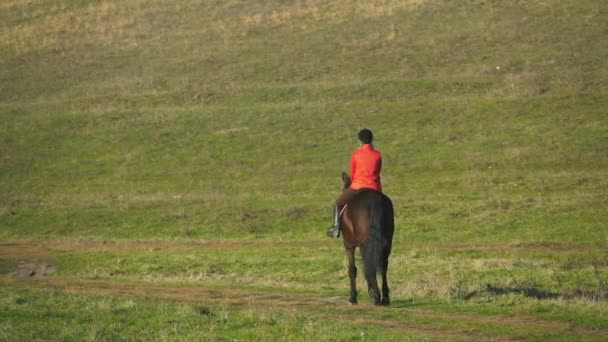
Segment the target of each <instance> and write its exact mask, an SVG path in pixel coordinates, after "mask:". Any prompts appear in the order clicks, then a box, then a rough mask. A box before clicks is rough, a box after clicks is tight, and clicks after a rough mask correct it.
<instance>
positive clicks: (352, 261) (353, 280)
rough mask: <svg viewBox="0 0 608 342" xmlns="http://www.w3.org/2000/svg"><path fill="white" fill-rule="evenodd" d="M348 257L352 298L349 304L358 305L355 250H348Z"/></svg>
mask: <svg viewBox="0 0 608 342" xmlns="http://www.w3.org/2000/svg"><path fill="white" fill-rule="evenodd" d="M346 256H347V257H348V277H349V278H350V298H349V299H348V302H349V303H351V304H357V282H356V279H357V267H356V266H355V249H354V248H352V249H347V250H346Z"/></svg>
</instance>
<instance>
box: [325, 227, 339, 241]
mask: <svg viewBox="0 0 608 342" xmlns="http://www.w3.org/2000/svg"><path fill="white" fill-rule="evenodd" d="M327 236H329V237H332V238H337V237H339V236H340V229H339V228H338V227H335V226H334V227H331V228H329V230H328V231H327Z"/></svg>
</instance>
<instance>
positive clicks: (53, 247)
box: [0, 239, 593, 257]
mask: <svg viewBox="0 0 608 342" xmlns="http://www.w3.org/2000/svg"><path fill="white" fill-rule="evenodd" d="M319 245H327V246H335V245H339V244H338V243H336V241H325V242H319V241H304V242H298V241H276V240H209V241H205V240H201V241H169V240H124V241H105V240H88V239H80V240H46V241H28V240H15V241H0V256H10V257H20V256H28V257H32V256H48V255H50V254H53V253H58V252H71V251H95V252H153V251H166V252H187V251H201V250H205V249H207V250H208V249H226V248H239V247H241V248H242V247H255V248H276V247H277V246H282V247H311V248H312V247H319ZM394 248H395V249H397V248H399V249H400V250H412V249H418V250H425V249H437V250H455V251H461V250H462V251H465V250H471V251H496V252H498V251H507V250H508V251H513V250H515V251H527V252H551V251H553V252H569V251H571V252H580V251H584V250H589V249H590V248H591V249H593V246H587V245H560V244H538V243H534V244H522V243H517V244H498V245H488V244H485V245H484V244H449V243H440V244H426V245H417V244H396V245H394Z"/></svg>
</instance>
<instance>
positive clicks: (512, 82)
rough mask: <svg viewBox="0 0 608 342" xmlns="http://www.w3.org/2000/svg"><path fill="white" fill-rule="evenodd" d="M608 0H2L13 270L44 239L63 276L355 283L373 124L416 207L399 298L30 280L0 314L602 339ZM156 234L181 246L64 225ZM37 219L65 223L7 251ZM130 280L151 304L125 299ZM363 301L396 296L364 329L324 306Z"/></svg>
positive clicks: (87, 326) (232, 335)
mask: <svg viewBox="0 0 608 342" xmlns="http://www.w3.org/2000/svg"><path fill="white" fill-rule="evenodd" d="M607 14H608V5H607V4H605V3H603V2H598V1H592V0H582V1H581V0H577V1H575V0H565V1H557V0H549V1H542V2H533V3H531V2H520V1H519V2H504V1H503V2H496V1H478V0H467V1H458V2H453V1H452V2H449V1H435V0H426V1H425V0H419V1H393V0H389V1H364V2H351V1H345V0H339V1H332V2H324V1H308V2H306V3H290V2H283V1H275V2H260V1H246V2H242V1H236V0H228V1H221V2H217V1H216V2H212V1H195V0H188V1H181V2H178V3H173V2H167V1H160V0H154V1H143V0H129V1H114V0H111V1H96V2H87V1H80V0H72V1H63V2H59V1H52V0H39V1H30V2H21V1H17V0H14V1H5V2H4V3H2V4H0V120H1V121H2V124H0V240H1V241H0V242H2V243H4V244H3V245H2V246H3V247H0V275H1V277H2V279H4V280H3V281H6V282H8V281H9V280H10V279H12V278H13V277H14V276H13V272H14V270H15V269H16V268H19V267H21V266H20V265H21V263H22V262H31V261H32V259H36V258H41V257H42V258H48V260H49V262H50V263H52V264H53V265H54V266H56V268H57V270H56V272H55V273H53V274H51V275H49V276H48V277H49V279H61V278H63V277H67V278H68V279H76V280H77V279H97V280H99V281H102V282H109V283H112V284H121V283H122V282H137V283H138V282H141V283H145V284H147V283H154V282H161V283H163V284H165V285H166V286H171V284H178V285H179V286H193V287H196V286H203V287H209V288H234V287H237V288H240V289H245V290H247V289H251V290H263V291H270V292H273V291H284V292H288V293H291V292H293V295H294V296H296V295H300V294H302V293H308V294H310V295H313V294H314V295H317V296H320V297H325V296H344V295H345V294H346V289H347V275H346V271H345V269H344V267H343V266H344V265H343V264H342V251H341V246H340V243H339V242H337V241H328V240H327V239H326V238H325V237H324V231H325V229H326V228H327V227H328V226H329V224H330V214H331V203H332V202H333V200H334V198H335V197H336V196H337V194H338V192H339V191H340V181H339V174H340V172H341V171H342V170H346V169H347V167H348V159H349V156H350V153H351V151H352V150H353V149H354V148H356V146H357V141H356V138H355V134H356V132H357V131H358V130H359V129H360V128H362V127H369V128H371V129H372V130H373V131H374V133H375V135H376V140H375V145H376V147H377V148H378V149H380V150H381V151H382V152H383V158H384V170H383V173H382V177H383V184H384V189H385V191H386V193H387V194H388V195H389V196H390V197H391V198H392V199H393V202H394V204H395V209H396V210H395V213H396V225H397V230H396V235H395V249H394V253H393V256H392V258H391V271H390V277H391V280H392V289H393V298H394V308H395V310H394V312H392V311H378V312H376V311H373V310H369V309H368V308H364V309H362V313H360V314H359V316H357V315H358V313H357V311H353V312H347V311H342V309H341V308H332V307H331V306H328V307H324V306H322V305H318V306H315V307H313V308H312V309H310V312H309V313H307V314H306V315H304V316H302V315H300V314H298V313H295V314H294V313H291V312H290V311H289V310H287V311H286V310H284V308H281V306H280V305H278V306H277V307H275V308H270V309H267V310H264V314H263V315H262V316H263V317H261V318H260V317H258V316H259V315H256V314H251V313H249V312H247V311H246V310H244V309H242V308H238V307H231V306H230V305H229V304H225V305H227V307H226V308H224V309H218V308H219V307H221V305H222V303H218V302H214V303H205V301H204V300H202V301H201V303H202V304H201V303H183V302H180V301H179V300H177V301H174V302H172V301H170V300H169V301H168V300H167V299H166V298H147V299H138V298H130V297H128V296H126V297H120V296H118V297H115V296H114V295H115V294H113V296H111V297H108V298H102V297H97V296H98V295H99V294H97V293H95V291H92V293H81V294H70V293H63V292H62V291H59V290H58V292H57V293H54V294H53V295H51V292H49V291H50V289H47V290H48V291H45V290H44V286H42V288H34V289H31V290H28V289H21V288H18V287H10V286H9V287H6V288H0V290H1V291H3V297H6V298H9V299H6V300H5V301H4V302H3V304H2V306H1V308H2V309H7V310H0V311H2V312H3V313H2V315H3V318H5V319H3V320H2V321H3V322H8V323H3V325H2V327H1V329H2V333H4V334H5V335H3V336H0V339H10V336H9V335H7V334H9V332H10V331H11V329H13V328H15V331H16V332H18V335H15V336H17V339H21V340H30V339H36V338H39V339H56V340H61V339H78V338H79V337H82V336H85V338H86V339H89V340H114V339H116V338H117V337H118V336H122V335H125V336H129V337H127V338H131V339H154V340H158V339H168V340H174V339H181V338H182V337H183V339H186V340H190V339H220V340H231V339H251V338H254V336H258V335H256V334H259V336H260V338H261V339H269V340H273V339H280V338H283V337H285V336H288V337H293V339H299V340H319V339H321V340H328V339H336V340H350V339H362V340H363V339H365V338H366V337H365V336H371V337H370V339H374V337H378V338H382V339H388V340H391V339H395V340H397V339H399V337H403V336H409V337H411V338H412V339H418V338H420V339H424V338H427V337H428V338H431V339H433V338H437V339H456V340H458V339H465V340H471V339H476V337H479V336H482V337H485V338H488V339H491V338H493V337H499V338H514V339H526V338H527V339H539V340H543V339H547V338H551V339H558V338H562V339H565V340H569V339H587V338H589V339H598V340H599V339H601V338H602V337H603V336H604V335H605V332H606V330H608V328H607V326H606V320H605V319H603V318H602V317H604V316H605V311H606V297H607V296H608V292H607V291H608V290H607V285H606V284H607V278H608V275H607V272H608V262H607V260H606V257H605V254H606V245H607V243H608V229H607V228H606V222H608V209H606V202H607V198H608V196H607V195H608V171H607V170H608V112H607V108H608V67H607V63H606V62H605V56H606V55H607V54H608V45H607V44H606V43H605V39H604V37H605V35H606V32H607V30H608V21H607V20H606V16H607ZM66 240H67V241H68V242H65V241H66ZM150 240H152V241H162V242H166V243H167V244H168V246H169V247H167V248H166V249H162V248H161V249H160V250H154V249H153V250H136V249H133V248H134V247H133V246H131V248H128V247H125V248H124V249H122V250H121V249H114V250H113V249H112V248H110V249H109V250H103V249H102V248H97V249H95V248H92V249H91V248H88V247H74V246H69V244H70V241H72V242H74V241H85V242H86V241H96V242H106V243H107V244H108V245H109V246H114V244H115V243H118V244H120V243H125V244H126V245H127V246H130V245H129V243H131V242H138V241H143V243H148V242H149V241H150ZM31 241H34V242H36V243H40V244H41V245H40V246H47V247H48V248H50V247H52V246H56V245H61V244H62V243H65V244H67V245H68V246H69V247H67V249H66V250H60V249H59V250H57V249H52V248H51V249H45V248H44V247H43V248H41V249H40V250H35V249H27V248H25V247H24V249H25V252H19V251H16V252H14V253H13V252H10V253H8V252H5V251H3V248H8V247H7V246H8V244H10V243H20V244H27V243H29V242H31ZM62 241H63V242H62ZM198 242H210V243H211V245H213V244H214V243H223V242H226V243H227V245H226V246H222V245H219V247H218V246H216V247H214V248H210V249H206V248H205V247H204V246H201V249H200V250H196V249H194V248H195V247H192V246H191V245H190V244H191V243H198ZM85 245H86V244H85ZM152 245H153V244H152ZM184 246H190V247H187V248H185V247H184ZM7 250H8V249H7ZM28 253H29V254H28ZM45 260H46V259H45ZM54 277H55V278H54ZM27 284H28V283H27V281H24V283H23V284H22V285H23V286H26V285H27ZM30 285H31V286H33V287H35V285H32V284H30ZM30 285H28V286H30ZM359 285H360V288H364V285H363V282H362V281H360V284H359ZM362 292H365V291H362ZM365 296H366V295H365V293H363V294H362V297H363V298H365ZM22 297H23V298H26V299H24V300H25V302H24V301H23V300H18V298H22ZM11 298H12V299H11ZM54 301H57V302H54ZM87 301H92V302H93V303H98V304H99V305H101V306H102V307H103V308H101V309H100V310H97V311H96V310H93V309H87V308H86V307H85V308H81V306H80V304H79V303H81V302H87ZM17 302H23V303H26V304H23V303H22V304H23V305H22V304H18V303H17ZM32 302H37V303H39V305H38V306H32V305H29V304H27V303H32ZM125 303H131V304H128V306H129V307H128V308H127V309H126V310H127V311H125V312H127V313H130V314H132V315H129V316H134V317H135V318H133V320H131V318H125V313H120V312H118V313H117V312H114V311H115V310H114V309H113V306H119V307H120V306H124V305H126V304H125ZM199 304H200V305H203V306H205V307H208V308H210V310H211V312H214V313H216V314H215V316H213V318H210V317H206V316H205V315H203V316H205V317H201V315H200V314H198V313H196V310H195V309H192V308H193V307H196V305H199ZM193 305H194V306H193ZM214 305H219V306H218V307H215V306H214ZM54 306H57V307H58V311H57V314H56V315H57V316H53V315H55V314H53V307H54ZM163 308H164V309H163ZM418 309H428V310H430V311H432V312H434V316H432V315H431V316H430V317H426V316H424V315H423V314H421V313H420V312H418V311H415V312H412V311H407V310H418ZM28 310H29V311H28ZM163 310H165V311H166V312H167V315H168V316H170V317H173V318H168V319H167V321H163V318H162V315H163V313H162V312H163ZM218 310H225V311H226V312H230V314H231V315H234V316H235V317H237V318H236V319H235V321H236V323H235V322H234V321H231V322H230V323H229V324H224V323H218V322H217V317H219V316H218V315H219V314H217V312H218ZM332 310H337V311H332ZM391 310H392V309H391ZM119 311H120V310H119ZM148 311H149V312H148ZM145 312H148V313H145ZM459 312H468V313H474V314H475V315H478V316H475V317H476V318H475V319H472V318H471V317H463V316H462V315H461V316H458V315H457V314H458V313H459ZM349 314H352V315H355V316H356V317H358V318H359V319H371V318H378V317H381V315H389V316H390V315H392V316H394V317H393V319H395V320H397V321H398V322H393V323H394V325H393V326H390V327H389V328H388V330H387V329H385V330H382V331H380V330H377V329H381V328H379V327H380V325H379V324H375V325H373V324H372V325H365V329H369V330H365V334H368V333H369V334H370V335H365V334H364V335H360V334H359V332H358V330H357V332H356V333H355V332H353V331H354V330H352V326H351V325H348V324H343V321H342V320H340V322H333V321H331V320H327V319H325V315H326V316H335V315H341V316H346V315H349ZM30 315H33V317H36V319H34V320H30V321H28V320H26V317H28V316H30ZM399 315H403V316H407V317H409V318H411V319H412V321H414V322H420V324H421V326H422V327H423V329H418V328H417V327H416V326H415V325H408V324H407V322H406V321H404V320H403V319H401V318H399V317H397V316H399ZM496 315H504V316H500V317H498V318H497V319H496V320H497V321H498V322H500V321H502V322H506V323H504V324H502V325H501V324H497V323H496V322H490V323H491V324H489V323H488V322H487V320H488V319H490V318H492V317H494V316H496ZM528 315H529V316H531V317H532V321H534V320H535V319H538V320H546V321H549V322H558V324H564V327H565V326H566V325H567V324H571V326H570V328H563V327H562V326H559V327H556V326H550V327H547V326H542V325H541V326H539V325H532V326H526V325H525V324H524V321H525V318H527V317H528ZM439 316H440V317H439ZM505 316H506V317H523V318H522V320H521V321H517V322H512V323H508V322H509V320H508V319H506V318H505ZM45 317H47V318H48V319H49V322H48V323H44V324H42V323H41V322H43V321H45V319H46V318H45ZM61 317H64V318H67V319H69V320H72V321H74V322H77V323H79V324H80V326H81V327H82V328H78V327H77V326H76V325H74V326H72V325H70V326H68V325H61V324H55V323H54V322H58V321H59V320H61ZM138 317H139V318H138ZM264 317H266V318H264ZM268 317H273V318H272V319H270V321H273V320H274V321H277V322H281V324H275V325H270V324H267V323H268V321H269V319H267V318H268ZM494 318H496V317H494ZM463 319H464V320H465V323H462V320H463ZM170 320H176V321H180V320H183V321H184V322H187V323H185V325H179V327H177V326H176V325H175V324H174V323H171V322H169V321H170ZM434 322H436V323H434ZM393 323H391V324H393ZM37 324H42V325H41V327H40V328H36V326H37ZM547 324H548V323H547ZM251 326H254V328H253V330H252V329H251ZM357 326H358V327H359V326H360V324H359V325H357ZM396 326H402V329H401V330H399V329H398V328H397V327H396ZM282 327H283V328H282ZM376 328H377V329H376ZM384 328H386V327H384ZM79 329H80V330H79ZM96 329H99V330H96ZM138 329H139V330H138ZM146 329H151V330H150V332H149V334H148V333H147V332H143V330H146ZM282 329H284V330H282ZM302 329H303V330H302ZM593 329H597V331H596V332H597V334H596V335H594V334H593V333H592V332H591V331H592V330H593ZM113 331H115V333H114V332H113ZM300 331H305V332H304V333H300ZM476 333H477V334H481V335H475V334H476ZM113 334H116V335H113ZM336 334H337V335H336ZM383 334H385V335H383ZM602 334H604V335H602ZM34 335H35V336H34Z"/></svg>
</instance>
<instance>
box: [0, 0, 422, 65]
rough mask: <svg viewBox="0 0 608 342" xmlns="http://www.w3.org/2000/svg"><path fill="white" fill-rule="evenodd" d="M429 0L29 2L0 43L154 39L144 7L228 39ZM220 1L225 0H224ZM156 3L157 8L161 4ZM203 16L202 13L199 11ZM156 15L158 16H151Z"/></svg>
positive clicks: (66, 46) (36, 46)
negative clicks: (244, 6)
mask: <svg viewBox="0 0 608 342" xmlns="http://www.w3.org/2000/svg"><path fill="white" fill-rule="evenodd" d="M427 2H429V0H409V1H394V0H385V1H366V2H364V3H359V2H352V1H346V0H340V1H332V2H322V1H309V2H306V3H305V4H292V5H289V6H281V7H279V6H265V7H263V8H260V9H258V10H254V11H252V12H251V13H248V14H245V15H243V14H240V15H238V14H236V15H234V16H230V15H224V16H222V17H210V16H213V14H212V13H204V12H205V11H201V13H200V14H202V16H196V17H193V16H189V12H190V10H191V8H197V6H196V4H194V3H191V4H189V5H192V6H191V8H186V7H184V6H182V5H181V4H170V3H167V2H164V1H154V2H153V3H150V2H149V1H143V0H130V1H102V2H99V3H92V4H89V5H87V6H85V7H81V8H71V7H68V6H67V5H66V4H61V3H59V4H56V5H52V6H51V7H50V8H44V7H42V6H33V7H34V8H35V10H34V11H31V12H29V13H28V15H27V16H28V17H37V18H38V19H36V20H31V21H25V22H24V23H22V24H19V25H18V26H17V27H16V28H14V29H12V30H6V31H3V32H1V33H0V44H1V45H5V46H10V47H13V48H14V49H15V50H16V51H17V53H20V54H22V53H27V52H30V51H35V50H58V51H67V50H70V49H73V48H80V47H83V46H84V47H86V46H98V45H101V46H109V45H118V46H121V47H136V46H139V45H140V44H141V43H142V40H146V41H148V42H152V43H154V42H156V43H158V41H157V38H158V37H157V36H158V35H160V34H161V33H154V31H155V29H156V26H157V25H158V23H157V22H153V21H151V19H149V18H148V17H147V16H146V13H147V12H149V11H159V12H162V13H160V14H159V13H157V14H159V16H160V17H167V18H168V20H170V21H172V22H174V24H175V27H174V28H170V29H169V31H168V33H166V34H169V35H170V36H174V37H191V36H195V35H201V34H206V33H214V34H218V35H220V36H222V37H223V38H224V39H226V40H227V41H229V40H230V39H231V38H232V37H238V36H242V35H246V34H248V32H250V31H252V30H256V29H258V28H261V27H264V28H268V27H271V28H272V27H288V28H292V29H299V30H301V29H307V28H311V27H314V23H315V22H318V21H324V22H329V23H340V22H344V21H347V20H352V19H353V18H371V17H383V16H391V15H393V14H394V13H395V12H397V11H404V10H409V9H413V8H416V7H418V6H420V5H422V4H424V3H427ZM18 3H19V2H17V1H12V2H8V3H4V4H2V5H0V6H2V7H0V8H2V9H10V8H11V7H13V6H16V5H17V4H18ZM224 6H226V4H225V5H224ZM161 9H162V10H161ZM205 16H208V17H205ZM155 17H156V18H157V20H158V16H155ZM382 34H383V35H386V39H387V40H388V41H391V40H393V39H394V38H395V34H396V31H395V28H394V26H392V27H391V29H390V30H389V32H388V33H386V32H385V33H382Z"/></svg>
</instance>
